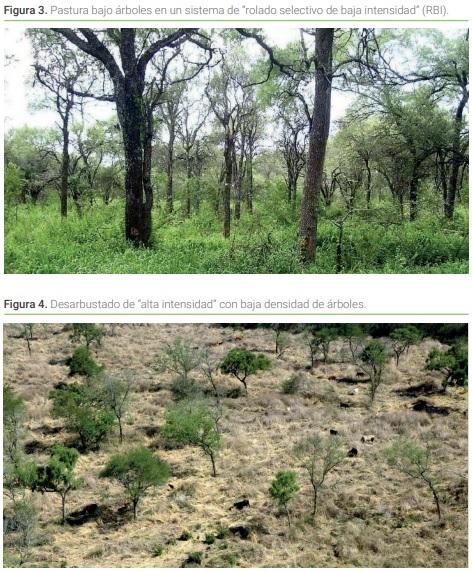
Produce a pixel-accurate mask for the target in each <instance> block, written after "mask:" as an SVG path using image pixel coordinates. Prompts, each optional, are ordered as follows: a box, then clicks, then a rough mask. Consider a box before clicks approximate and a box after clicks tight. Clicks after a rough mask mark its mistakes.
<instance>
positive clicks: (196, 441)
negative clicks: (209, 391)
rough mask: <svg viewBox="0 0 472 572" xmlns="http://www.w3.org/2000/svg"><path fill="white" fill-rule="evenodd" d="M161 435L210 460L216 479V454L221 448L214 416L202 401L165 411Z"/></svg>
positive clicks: (179, 405) (188, 402) (177, 405)
mask: <svg viewBox="0 0 472 572" xmlns="http://www.w3.org/2000/svg"><path fill="white" fill-rule="evenodd" d="M161 434H162V436H163V437H164V438H166V439H169V440H170V441H174V442H176V443H177V444H180V445H193V446H195V447H199V448H200V449H201V451H202V452H203V453H204V454H205V455H206V456H208V457H209V458H210V461H211V465H212V474H213V476H214V477H216V464H215V458H216V454H217V452H218V450H219V448H220V446H221V437H220V434H219V432H218V427H217V423H216V420H215V416H214V415H213V414H212V411H211V410H210V408H209V407H208V405H207V404H206V403H205V402H203V401H193V400H190V401H181V402H179V403H177V404H176V405H174V406H172V407H170V408H168V409H167V411H166V422H165V424H164V426H163V427H162V430H161Z"/></svg>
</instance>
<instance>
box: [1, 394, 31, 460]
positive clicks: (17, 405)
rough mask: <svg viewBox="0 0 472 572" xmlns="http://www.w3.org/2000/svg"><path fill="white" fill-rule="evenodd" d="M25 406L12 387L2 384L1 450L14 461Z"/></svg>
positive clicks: (24, 417)
mask: <svg viewBox="0 0 472 572" xmlns="http://www.w3.org/2000/svg"><path fill="white" fill-rule="evenodd" d="M26 414H27V412H26V406H25V403H24V401H23V399H22V398H21V397H20V396H19V395H16V393H15V392H14V391H13V389H12V388H11V387H10V386H9V385H8V384H5V385H4V386H3V452H4V454H6V455H7V456H8V458H9V459H10V460H11V461H12V462H15V461H16V459H17V457H18V454H19V440H20V437H21V433H22V427H23V423H24V421H25V419H26Z"/></svg>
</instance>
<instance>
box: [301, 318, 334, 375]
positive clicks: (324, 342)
mask: <svg viewBox="0 0 472 572" xmlns="http://www.w3.org/2000/svg"><path fill="white" fill-rule="evenodd" d="M337 337H338V333H337V331H336V329H335V328H328V327H323V328H317V327H315V328H309V329H308V331H307V332H306V333H305V339H306V343H307V345H308V348H309V350H310V363H311V367H314V365H315V361H316V357H317V355H318V354H320V353H321V354H322V355H323V361H324V362H325V363H326V362H327V361H328V356H329V348H330V345H331V342H333V341H334V340H335V339H336V338H337Z"/></svg>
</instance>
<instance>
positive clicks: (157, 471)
mask: <svg viewBox="0 0 472 572" xmlns="http://www.w3.org/2000/svg"><path fill="white" fill-rule="evenodd" d="M170 475H171V471H170V467H169V465H168V464H167V463H166V462H164V461H162V460H161V459H160V458H159V457H157V456H155V455H153V454H152V452H151V451H150V450H149V449H147V448H146V447H138V448H137V449H133V450H131V451H129V452H127V453H123V454H118V455H113V457H111V458H110V459H109V461H108V462H107V464H106V466H105V468H104V469H103V471H101V473H100V477H102V478H108V479H115V480H116V481H118V482H119V483H120V484H121V485H122V486H123V487H124V489H125V491H126V494H127V495H128V497H129V499H130V500H131V502H132V503H133V516H134V519H135V520H136V518H137V516H138V504H139V502H140V500H141V499H142V498H143V497H144V496H145V495H146V494H147V492H148V490H149V489H150V488H151V487H157V486H159V485H163V484H164V483H166V482H167V481H168V480H169V477H170Z"/></svg>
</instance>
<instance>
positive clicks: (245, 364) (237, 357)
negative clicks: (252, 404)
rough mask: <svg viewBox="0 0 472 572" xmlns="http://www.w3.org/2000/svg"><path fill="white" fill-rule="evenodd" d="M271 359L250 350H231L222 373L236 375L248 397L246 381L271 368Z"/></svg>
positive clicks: (222, 366) (221, 367)
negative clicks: (251, 376) (250, 376)
mask: <svg viewBox="0 0 472 572" xmlns="http://www.w3.org/2000/svg"><path fill="white" fill-rule="evenodd" d="M270 365H271V364H270V359H269V358H268V357H266V356H265V355H264V354H256V353H254V352H251V351H249V350H238V349H234V350H230V351H229V352H228V354H227V355H226V357H225V359H224V360H223V362H222V363H221V365H220V369H221V372H222V373H224V374H231V375H234V377H235V378H236V379H238V380H239V381H240V382H241V383H242V384H243V385H244V390H245V393H246V395H247V382H246V379H247V377H248V376H249V375H254V374H255V373H257V372H258V371H265V370H268V369H269V368H270Z"/></svg>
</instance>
